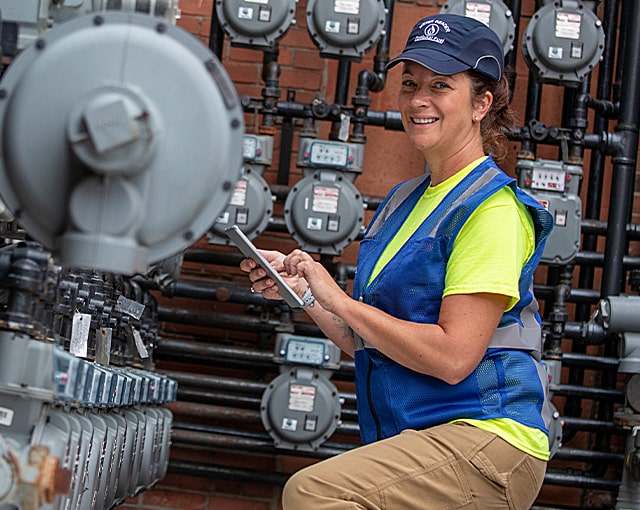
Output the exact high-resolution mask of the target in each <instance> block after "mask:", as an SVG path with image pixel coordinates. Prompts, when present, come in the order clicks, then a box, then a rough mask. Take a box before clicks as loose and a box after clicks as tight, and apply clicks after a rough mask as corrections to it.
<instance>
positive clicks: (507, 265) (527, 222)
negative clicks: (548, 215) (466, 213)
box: [444, 187, 535, 309]
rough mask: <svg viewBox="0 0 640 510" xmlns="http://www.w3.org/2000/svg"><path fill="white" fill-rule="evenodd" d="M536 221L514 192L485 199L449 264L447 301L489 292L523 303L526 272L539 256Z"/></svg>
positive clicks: (462, 232)
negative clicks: (521, 282)
mask: <svg viewBox="0 0 640 510" xmlns="http://www.w3.org/2000/svg"><path fill="white" fill-rule="evenodd" d="M534 246H535V240H534V227H533V220H532V218H531V216H530V214H529V212H528V211H527V208H526V207H525V206H524V204H522V203H521V202H520V201H518V200H517V199H516V197H515V195H514V193H513V191H512V190H511V188H508V187H507V188H503V189H501V190H499V191H498V192H496V193H494V194H493V195H492V196H491V197H489V198H488V199H487V200H485V201H484V202H483V203H482V204H480V206H479V207H478V208H477V209H476V210H475V211H474V212H473V213H472V215H471V216H470V217H469V219H468V220H467V222H466V223H465V224H464V225H463V227H462V229H461V230H460V232H459V234H458V236H457V237H456V240H455V241H454V245H453V251H452V253H451V257H450V258H449V262H448V263H447V274H446V277H445V290H444V296H448V295H451V294H475V293H480V292H486V293H491V294H501V295H504V296H508V297H510V298H511V299H510V301H509V304H508V306H507V309H510V308H511V307H513V305H515V304H516V303H517V302H518V300H519V299H520V295H519V291H518V283H519V279H520V274H521V272H522V268H523V267H524V265H525V263H526V261H527V260H528V259H529V258H530V257H531V255H532V254H533V251H534Z"/></svg>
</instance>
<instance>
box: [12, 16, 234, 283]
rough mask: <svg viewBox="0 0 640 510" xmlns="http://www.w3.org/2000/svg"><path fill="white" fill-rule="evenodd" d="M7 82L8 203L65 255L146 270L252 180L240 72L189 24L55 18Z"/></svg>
mask: <svg viewBox="0 0 640 510" xmlns="http://www.w3.org/2000/svg"><path fill="white" fill-rule="evenodd" d="M158 62H162V65H158ZM0 86H1V87H2V89H3V91H4V93H5V96H4V99H3V101H2V103H0V149H1V150H0V154H1V155H2V157H1V159H0V193H1V194H2V201H3V202H4V203H5V204H6V206H7V207H8V208H9V210H10V211H12V212H13V213H14V214H15V212H16V211H20V214H19V215H16V216H18V218H17V222H18V223H19V224H20V225H21V226H22V227H23V228H24V229H25V230H26V231H27V232H28V233H29V234H30V235H31V236H32V237H33V238H34V239H35V240H37V241H39V242H40V243H42V244H43V245H44V246H46V247H47V248H49V249H51V250H52V251H53V253H54V255H55V256H57V257H58V259H59V260H60V262H61V263H62V264H67V265H70V266H74V267H83V268H93V269H101V270H103V271H109V272H114V273H121V274H135V273H143V272H145V271H146V269H147V268H148V266H149V265H150V264H151V263H155V262H158V261H160V260H163V259H165V258H167V257H170V256H173V255H174V254H176V253H178V252H180V251H181V250H183V249H184V248H186V247H187V246H188V245H190V244H191V243H193V242H195V241H196V240H197V239H198V238H199V237H200V236H202V235H203V234H204V233H205V232H206V231H207V230H208V229H209V227H210V226H211V223H212V221H213V219H214V218H216V217H217V216H218V215H219V214H220V211H221V210H222V209H223V208H224V204H226V203H227V201H228V198H229V196H230V194H231V191H232V189H233V184H234V183H235V182H237V181H238V179H239V178H240V175H241V171H242V135H243V131H244V114H243V111H242V107H241V105H240V100H239V97H238V95H237V92H236V90H235V87H234V85H233V82H231V80H230V79H229V77H228V75H227V73H226V71H225V70H224V68H223V67H222V64H221V63H220V62H219V60H218V59H217V57H216V56H215V55H214V54H213V53H212V52H211V51H210V50H209V49H207V48H206V47H205V46H203V45H202V44H201V43H200V42H199V41H198V40H196V39H195V38H194V37H193V36H191V34H188V33H187V32H185V31H184V30H182V29H180V28H178V27H174V26H173V25H171V24H169V23H164V22H162V21H158V20H157V19H154V18H153V17H151V16H147V15H143V14H135V13H123V12H117V11H105V12H101V13H99V14H88V15H85V16H80V17H77V18H74V19H73V20H69V21H66V22H64V23H61V24H59V25H56V26H54V27H53V28H51V29H50V30H48V31H47V32H46V33H45V34H43V35H42V36H41V37H40V40H39V43H38V44H34V45H31V46H29V47H28V48H27V49H25V50H24V51H23V52H22V53H21V54H20V57H19V58H16V59H14V61H13V62H12V63H11V64H10V65H9V67H8V68H7V70H6V71H5V73H4V75H3V76H2V80H1V81H0ZM185 90H188V91H189V93H188V94H185V93H184V91H185ZM34 148H36V149H37V150H34Z"/></svg>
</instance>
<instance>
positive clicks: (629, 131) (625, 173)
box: [601, 2, 640, 297]
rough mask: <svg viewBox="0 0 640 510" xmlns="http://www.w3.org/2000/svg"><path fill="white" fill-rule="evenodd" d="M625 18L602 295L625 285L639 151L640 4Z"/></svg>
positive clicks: (627, 6)
mask: <svg viewBox="0 0 640 510" xmlns="http://www.w3.org/2000/svg"><path fill="white" fill-rule="evenodd" d="M622 19H626V20H627V22H626V23H625V26H626V27H627V28H628V29H627V30H625V32H624V33H621V35H620V38H621V39H622V40H625V41H626V47H625V52H624V54H623V55H622V59H623V62H621V63H620V68H621V69H622V72H623V73H624V76H623V77H622V81H621V88H620V119H619V122H618V124H617V126H616V127H615V129H614V136H613V142H614V143H613V145H614V146H613V158H612V162H613V177H612V182H611V194H612V197H613V196H614V194H615V200H611V201H610V208H609V219H608V222H607V224H608V228H607V241H606V245H605V252H604V270H603V274H602V288H601V296H602V297H606V296H615V295H618V294H619V293H620V291H621V289H622V288H623V285H624V268H623V265H622V258H623V256H624V253H625V249H626V245H627V238H626V225H627V223H628V222H629V219H630V217H631V207H632V201H633V193H634V178H635V169H636V159H637V151H638V124H637V122H638V116H639V113H640V94H639V93H638V80H640V65H639V64H638V59H637V51H638V48H640V5H639V4H638V2H625V3H624V4H623V12H622Z"/></svg>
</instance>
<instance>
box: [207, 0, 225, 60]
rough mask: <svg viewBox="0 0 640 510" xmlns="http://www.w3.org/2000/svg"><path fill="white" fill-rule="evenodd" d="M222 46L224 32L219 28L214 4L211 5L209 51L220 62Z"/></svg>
mask: <svg viewBox="0 0 640 510" xmlns="http://www.w3.org/2000/svg"><path fill="white" fill-rule="evenodd" d="M223 44H224V31H223V30H222V27H221V26H220V22H219V20H218V15H217V14H216V4H215V2H212V3H211V30H210V33H209V49H210V50H211V51H213V53H214V54H215V55H216V57H218V58H219V59H220V60H222V46H223Z"/></svg>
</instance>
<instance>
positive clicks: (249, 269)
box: [240, 250, 308, 299]
mask: <svg viewBox="0 0 640 510" xmlns="http://www.w3.org/2000/svg"><path fill="white" fill-rule="evenodd" d="M260 253H262V255H263V256H264V258H265V259H267V261H268V262H269V264H271V265H272V266H273V268H274V269H275V270H276V271H277V272H278V273H280V274H281V275H282V276H283V277H284V279H285V281H286V282H287V283H288V284H289V286H290V287H291V288H292V289H293V290H294V291H295V292H296V294H298V295H299V296H302V295H303V294H304V293H305V291H306V290H307V287H308V285H307V283H306V282H305V281H304V280H303V279H302V278H300V277H299V276H297V275H293V276H291V275H288V274H287V272H286V270H285V266H284V264H283V261H284V259H285V255H284V253H280V252H279V251H271V250H260ZM240 269H242V270H243V271H244V272H246V273H249V280H251V289H252V291H253V292H259V293H261V294H262V295H263V296H264V297H265V298H267V299H282V296H281V295H280V292H278V287H277V286H276V284H275V282H274V281H273V280H272V279H271V278H268V277H267V272H266V271H265V270H264V269H262V268H261V267H260V266H258V264H256V262H255V261H254V260H253V259H244V260H243V261H242V262H240Z"/></svg>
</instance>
